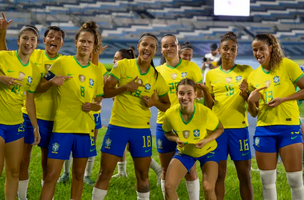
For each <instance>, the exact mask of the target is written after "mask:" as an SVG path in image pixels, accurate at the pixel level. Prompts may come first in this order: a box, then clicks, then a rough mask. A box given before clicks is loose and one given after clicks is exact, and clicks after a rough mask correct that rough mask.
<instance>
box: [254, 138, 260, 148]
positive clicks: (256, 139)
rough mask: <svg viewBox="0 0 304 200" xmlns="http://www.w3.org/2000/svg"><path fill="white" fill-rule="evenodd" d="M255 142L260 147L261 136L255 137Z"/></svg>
mask: <svg viewBox="0 0 304 200" xmlns="http://www.w3.org/2000/svg"><path fill="white" fill-rule="evenodd" d="M254 144H255V146H257V147H259V145H260V138H259V137H256V138H255V140H254Z"/></svg>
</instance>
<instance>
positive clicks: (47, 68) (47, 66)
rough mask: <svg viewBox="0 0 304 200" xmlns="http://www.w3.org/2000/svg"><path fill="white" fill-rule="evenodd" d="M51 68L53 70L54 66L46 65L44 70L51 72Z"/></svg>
mask: <svg viewBox="0 0 304 200" xmlns="http://www.w3.org/2000/svg"><path fill="white" fill-rule="evenodd" d="M51 68H52V65H51V64H45V65H44V69H45V70H46V71H49V70H50V69H51Z"/></svg>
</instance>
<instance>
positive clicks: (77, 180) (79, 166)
mask: <svg viewBox="0 0 304 200" xmlns="http://www.w3.org/2000/svg"><path fill="white" fill-rule="evenodd" d="M87 161H88V158H75V157H74V159H73V169H72V174H73V175H72V188H71V199H73V200H80V199H81V195H82V190H83V179H84V171H85V168H86V164H87Z"/></svg>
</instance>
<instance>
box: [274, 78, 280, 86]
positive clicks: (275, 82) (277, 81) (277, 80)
mask: <svg viewBox="0 0 304 200" xmlns="http://www.w3.org/2000/svg"><path fill="white" fill-rule="evenodd" d="M273 82H274V86H277V85H281V84H280V77H279V76H275V77H273Z"/></svg>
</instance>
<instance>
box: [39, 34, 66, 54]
mask: <svg viewBox="0 0 304 200" xmlns="http://www.w3.org/2000/svg"><path fill="white" fill-rule="evenodd" d="M43 43H44V44H45V50H46V53H47V54H48V55H50V56H56V55H57V54H58V52H59V50H60V48H61V47H62V45H63V36H62V33H61V31H55V30H50V31H49V32H48V34H47V36H46V37H45V38H44V39H43Z"/></svg>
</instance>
